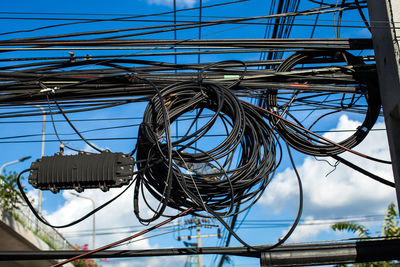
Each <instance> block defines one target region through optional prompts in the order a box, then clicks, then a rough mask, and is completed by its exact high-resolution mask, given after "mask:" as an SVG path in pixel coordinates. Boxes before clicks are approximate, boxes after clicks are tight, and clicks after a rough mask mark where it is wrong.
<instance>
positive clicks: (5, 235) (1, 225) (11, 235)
mask: <svg viewBox="0 0 400 267" xmlns="http://www.w3.org/2000/svg"><path fill="white" fill-rule="evenodd" d="M0 216H1V217H0V251H21V250H22V251H39V250H52V248H51V247H50V246H49V245H48V244H46V243H45V242H44V241H43V240H42V239H40V238H39V237H38V236H37V235H35V234H34V233H33V232H32V231H31V230H29V229H28V228H27V227H26V226H24V225H23V224H22V223H21V222H19V221H18V220H16V219H15V218H14V217H13V216H11V215H10V214H9V213H7V212H4V211H0ZM55 233H56V232H55ZM57 234H58V233H57ZM61 249H65V247H63V248H61ZM55 263H56V261H54V260H45V261H0V267H3V266H4V267H23V266H27V267H28V266H29V267H39V266H51V265H53V264H55ZM65 266H73V265H72V264H68V265H65Z"/></svg>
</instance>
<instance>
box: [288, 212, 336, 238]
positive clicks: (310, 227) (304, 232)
mask: <svg viewBox="0 0 400 267" xmlns="http://www.w3.org/2000/svg"><path fill="white" fill-rule="evenodd" d="M329 231H330V226H329V224H326V221H322V220H315V219H314V217H312V216H308V217H307V218H305V220H304V222H303V223H302V224H301V225H299V226H297V228H296V230H295V231H294V232H293V234H292V235H291V236H290V238H289V240H288V242H301V241H304V240H314V239H315V238H316V237H317V235H318V234H320V233H321V232H329Z"/></svg>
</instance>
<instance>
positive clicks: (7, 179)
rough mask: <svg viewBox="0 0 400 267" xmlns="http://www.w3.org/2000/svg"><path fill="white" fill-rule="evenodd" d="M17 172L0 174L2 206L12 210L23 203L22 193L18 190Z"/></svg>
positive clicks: (0, 199)
mask: <svg viewBox="0 0 400 267" xmlns="http://www.w3.org/2000/svg"><path fill="white" fill-rule="evenodd" d="M17 178H18V174H17V173H16V172H13V173H9V174H5V175H0V208H1V209H3V210H5V211H7V212H10V213H11V212H12V210H13V209H18V206H19V204H21V203H22V198H21V193H20V192H19V191H18V190H17Z"/></svg>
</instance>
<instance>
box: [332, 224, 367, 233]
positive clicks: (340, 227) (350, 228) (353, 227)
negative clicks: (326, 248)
mask: <svg viewBox="0 0 400 267" xmlns="http://www.w3.org/2000/svg"><path fill="white" fill-rule="evenodd" d="M331 228H332V229H333V230H334V231H347V232H351V233H356V232H357V233H358V236H359V237H368V236H369V231H368V229H367V228H365V226H363V225H360V224H357V223H355V222H338V223H335V224H334V225H332V226H331Z"/></svg>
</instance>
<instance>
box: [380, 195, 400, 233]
mask: <svg viewBox="0 0 400 267" xmlns="http://www.w3.org/2000/svg"><path fill="white" fill-rule="evenodd" d="M396 217H397V211H396V206H395V205H394V203H393V202H392V203H390V205H389V207H388V208H387V210H386V216H385V220H384V221H383V227H382V228H383V229H382V235H383V236H385V237H387V238H391V237H392V236H400V227H399V222H398V221H397V220H396Z"/></svg>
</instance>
